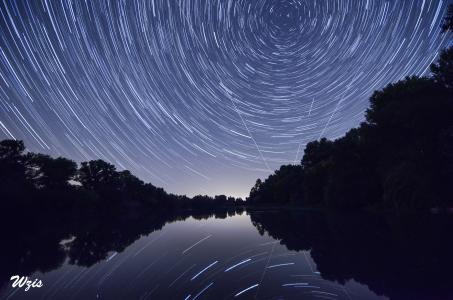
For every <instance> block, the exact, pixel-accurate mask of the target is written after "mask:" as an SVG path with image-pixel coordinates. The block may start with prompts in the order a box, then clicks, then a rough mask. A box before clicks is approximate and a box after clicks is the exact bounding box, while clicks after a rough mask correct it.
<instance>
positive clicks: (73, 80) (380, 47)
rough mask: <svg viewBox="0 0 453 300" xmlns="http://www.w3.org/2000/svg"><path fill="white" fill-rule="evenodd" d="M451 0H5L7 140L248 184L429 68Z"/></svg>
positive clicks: (227, 185)
mask: <svg viewBox="0 0 453 300" xmlns="http://www.w3.org/2000/svg"><path fill="white" fill-rule="evenodd" d="M448 3H449V1H438V0H397V1H383V0H322V1H315V0H305V1H303V0H280V1H277V0H276V1H272V0H253V1H252V0H248V1H242V0H168V1H163V0H162V1H161V0H143V1H141V0H136V1H135V0H134V1H125V0H121V1H120V0H115V1H101V0H99V1H98V0H96V1H88V0H87V1H84V0H81V1H78V0H73V1H71V0H48V1H25V0H23V1H19V0H18V1H14V0H12V1H1V2H0V13H1V15H0V139H4V138H15V139H21V140H24V142H25V144H26V145H27V147H28V149H29V150H30V151H35V152H41V153H48V154H51V155H53V156H60V155H61V156H65V157H68V158H71V159H74V160H76V161H78V162H80V161H84V160H90V159H97V158H102V159H104V160H106V161H109V162H111V163H113V164H115V165H116V166H117V167H118V168H119V169H129V170H131V171H132V173H134V174H135V175H137V176H138V177H140V178H141V179H143V180H144V181H147V182H152V183H153V184H154V185H156V186H162V187H164V188H165V189H166V190H167V191H169V192H173V193H178V194H187V195H194V194H209V195H214V194H227V195H233V196H245V195H247V194H248V192H249V190H250V187H251V186H252V185H253V183H254V182H255V180H256V179H257V178H258V177H260V178H264V177H267V175H268V174H270V173H271V172H273V170H275V169H277V168H278V167H279V166H280V165H282V164H288V163H299V162H300V159H301V157H302V155H303V150H304V148H305V145H306V143H307V142H309V141H312V140H316V139H318V138H320V137H323V136H325V137H328V138H337V137H340V136H342V135H343V134H344V133H345V132H346V131H347V130H348V129H350V128H352V127H355V126H357V125H358V124H359V123H360V122H361V121H362V120H363V119H364V110H365V109H366V107H367V106H368V98H369V96H370V95H371V94H372V92H373V91H374V90H376V89H379V88H382V87H384V86H385V85H386V84H388V83H390V82H394V81H396V80H400V79H402V78H404V77H405V76H407V75H423V74H424V75H427V74H429V65H430V64H431V63H432V62H433V61H434V60H435V59H436V57H437V55H438V53H439V51H440V49H442V48H443V47H445V46H446V45H447V41H448V37H447V36H446V35H445V34H441V32H440V28H439V25H440V23H441V21H442V17H443V14H444V12H445V9H446V7H447V5H448Z"/></svg>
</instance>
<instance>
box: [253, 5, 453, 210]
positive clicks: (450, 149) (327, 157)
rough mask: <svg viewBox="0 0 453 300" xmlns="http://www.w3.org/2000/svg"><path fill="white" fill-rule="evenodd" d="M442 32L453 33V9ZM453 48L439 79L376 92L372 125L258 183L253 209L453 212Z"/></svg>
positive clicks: (309, 150) (439, 65)
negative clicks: (268, 206)
mask: <svg viewBox="0 0 453 300" xmlns="http://www.w3.org/2000/svg"><path fill="white" fill-rule="evenodd" d="M442 30H443V31H444V32H447V31H453V5H450V6H449V10H448V14H447V17H446V18H445V19H444V22H443V25H442ZM452 183H453V47H450V48H447V49H444V50H443V51H442V52H441V53H440V56H439V58H438V61H437V62H436V63H434V64H432V65H431V76H429V77H418V76H412V77H407V78H406V79H404V80H401V81H399V82H396V83H392V84H389V85H387V86H386V87H385V88H384V89H382V90H379V91H375V92H374V94H373V95H372V96H371V98H370V106H369V108H368V109H367V110H366V113H365V121H364V122H363V123H361V124H360V126H359V127H358V128H354V129H351V130H349V131H348V132H347V133H346V134H345V136H344V137H342V138H339V139H337V140H334V141H331V140H328V139H326V138H322V139H320V140H317V141H313V142H310V143H308V144H307V146H306V148H305V152H304V156H303V158H302V161H301V163H300V164H298V165H286V166H282V167H281V168H280V169H279V170H277V171H275V173H274V174H272V175H270V176H269V177H268V178H267V179H266V180H265V181H264V182H262V181H261V180H260V179H258V180H257V181H256V184H255V186H254V187H253V188H252V189H251V191H250V195H249V197H248V203H251V204H255V205H258V204H298V205H303V206H321V207H334V208H345V209H351V208H367V207H381V208H382V207H383V208H388V209H398V210H399V209H426V208H433V207H452V206H453V202H452V200H453V198H452V197H451V195H452V194H453V186H452Z"/></svg>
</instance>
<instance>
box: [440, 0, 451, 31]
mask: <svg viewBox="0 0 453 300" xmlns="http://www.w3.org/2000/svg"><path fill="white" fill-rule="evenodd" d="M442 31H443V32H447V31H453V4H450V5H449V6H448V11H447V16H446V17H445V18H444V21H443V23H442Z"/></svg>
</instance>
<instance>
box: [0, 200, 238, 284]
mask: <svg viewBox="0 0 453 300" xmlns="http://www.w3.org/2000/svg"><path fill="white" fill-rule="evenodd" d="M236 212H238V213H241V212H242V208H236V209H235V208H229V209H227V208H225V209H219V210H215V211H213V210H208V211H207V210H196V211H188V210H187V211H173V212H171V213H168V212H164V211H155V212H150V213H143V214H139V215H134V216H130V215H129V216H119V215H118V214H115V215H108V214H105V215H96V217H87V216H85V217H83V218H80V216H78V217H77V216H76V215H74V216H72V217H71V214H70V213H68V214H67V215H66V216H60V217H58V218H56V216H55V215H54V214H51V215H45V214H41V215H40V214H31V213H30V214H29V215H27V216H26V215H20V216H19V215H14V217H12V216H9V217H8V218H0V237H1V238H2V240H4V241H5V240H6V241H14V242H13V243H10V244H6V245H5V244H3V245H2V247H0V266H1V269H0V287H1V286H2V285H3V284H5V283H6V282H8V281H9V278H10V276H11V275H13V274H20V275H29V274H31V273H33V272H36V271H41V272H47V271H51V270H54V269H56V268H58V267H60V266H61V265H62V264H63V263H64V262H65V260H66V259H68V261H69V263H70V264H75V265H79V266H86V267H89V266H91V265H93V264H95V263H97V262H100V261H102V260H104V259H106V258H107V257H108V255H109V253H111V252H112V251H116V252H122V251H123V250H125V249H126V248H127V247H128V246H129V245H130V244H132V243H133V242H134V241H136V240H137V239H139V238H140V237H142V236H145V235H148V234H150V233H152V232H154V231H156V230H160V229H162V227H163V226H164V225H165V224H167V223H169V222H175V221H182V220H185V219H187V218H188V217H193V218H194V219H197V220H202V219H208V218H210V217H216V218H222V219H224V218H226V217H227V215H230V216H231V215H234V214H235V213H236ZM13 220H14V222H13ZM12 224H14V225H13V226H12Z"/></svg>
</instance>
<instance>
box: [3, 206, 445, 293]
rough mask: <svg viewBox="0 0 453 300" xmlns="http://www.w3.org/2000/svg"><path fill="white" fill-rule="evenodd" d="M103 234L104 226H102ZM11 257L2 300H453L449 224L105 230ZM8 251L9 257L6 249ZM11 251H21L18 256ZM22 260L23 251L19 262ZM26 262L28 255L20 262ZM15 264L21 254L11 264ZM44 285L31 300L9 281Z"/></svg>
mask: <svg viewBox="0 0 453 300" xmlns="http://www.w3.org/2000/svg"><path fill="white" fill-rule="evenodd" d="M102 224H104V226H102ZM80 227H81V228H80V230H79V231H73V232H71V234H68V235H67V236H64V237H65V238H61V237H62V235H60V234H57V233H58V229H55V231H56V232H49V231H47V232H45V233H42V235H41V236H35V237H27V238H26V239H25V241H19V240H18V243H19V242H21V243H22V244H21V245H19V244H16V245H14V244H10V248H11V249H9V250H8V249H4V250H2V251H3V253H2V256H3V257H5V255H10V258H9V259H7V260H2V261H3V263H5V265H6V268H2V270H0V272H1V273H2V275H1V276H0V279H1V281H2V285H3V287H2V290H1V291H0V298H2V299H3V298H5V299H96V298H99V299H253V298H256V299H389V298H391V299H451V298H452V295H453V292H452V288H451V283H452V282H453V281H452V279H453V276H452V275H451V271H450V270H452V268H451V267H452V265H453V264H452V260H451V258H450V253H453V251H451V250H452V249H453V247H452V242H451V241H450V240H451V239H450V235H449V234H450V233H451V232H452V231H451V229H452V228H453V226H452V222H451V220H450V219H449V218H448V217H443V216H410V217H407V216H406V217H404V218H403V217H400V216H399V217H397V216H393V217H388V216H379V215H369V214H326V213H321V212H308V211H289V210H271V211H269V210H266V211H256V210H254V211H249V212H241V213H238V214H236V213H235V212H231V211H230V212H228V213H227V212H222V213H217V214H212V215H209V214H193V213H184V215H181V216H177V215H172V216H159V217H154V218H145V219H143V218H140V219H135V218H133V217H132V218H128V219H124V220H121V221H120V222H119V223H118V222H115V223H114V224H112V222H111V221H108V220H97V221H96V222H95V225H92V226H82V225H81V226H80ZM4 247H5V246H4ZM14 248H16V249H15V250H14ZM14 251H15V252H14ZM16 252H18V253H19V254H17V253H16ZM14 253H16V254H14ZM14 274H18V275H29V277H30V278H31V279H34V278H39V279H41V280H42V282H43V283H44V286H43V287H42V288H39V289H38V288H36V289H31V290H29V291H24V288H22V289H18V288H12V287H11V283H10V282H9V281H8V279H9V277H10V276H12V275H14Z"/></svg>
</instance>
